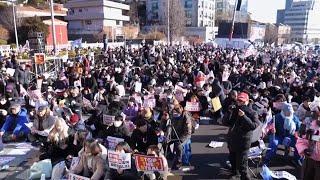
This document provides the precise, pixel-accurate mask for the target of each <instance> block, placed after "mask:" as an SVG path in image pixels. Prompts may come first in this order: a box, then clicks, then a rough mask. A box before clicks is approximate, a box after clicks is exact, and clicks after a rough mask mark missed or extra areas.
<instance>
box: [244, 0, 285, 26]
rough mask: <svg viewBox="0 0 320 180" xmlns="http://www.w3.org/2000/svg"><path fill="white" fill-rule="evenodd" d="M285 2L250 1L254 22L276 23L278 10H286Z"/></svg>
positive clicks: (249, 8)
mask: <svg viewBox="0 0 320 180" xmlns="http://www.w3.org/2000/svg"><path fill="white" fill-rule="evenodd" d="M284 7H285V0H248V11H249V12H251V13H252V17H253V19H254V20H257V21H261V22H269V23H275V22H276V19H277V9H284Z"/></svg>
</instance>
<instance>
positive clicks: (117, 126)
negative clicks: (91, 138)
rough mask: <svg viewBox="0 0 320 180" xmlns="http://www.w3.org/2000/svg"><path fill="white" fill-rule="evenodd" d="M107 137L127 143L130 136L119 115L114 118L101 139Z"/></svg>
mask: <svg viewBox="0 0 320 180" xmlns="http://www.w3.org/2000/svg"><path fill="white" fill-rule="evenodd" d="M108 136H113V137H117V138H122V139H124V140H125V141H126V142H128V141H129V139H130V135H129V130H128V128H127V126H126V125H125V123H124V121H123V117H122V116H121V115H118V116H116V118H115V121H114V122H113V124H112V125H111V126H110V127H109V128H108V129H107V131H106V132H105V133H104V134H103V138H107V137H108Z"/></svg>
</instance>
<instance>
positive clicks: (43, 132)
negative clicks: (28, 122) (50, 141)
mask: <svg viewBox="0 0 320 180" xmlns="http://www.w3.org/2000/svg"><path fill="white" fill-rule="evenodd" d="M50 112H51V111H50V109H49V107H47V106H40V107H39V108H38V110H37V114H36V115H35V117H34V120H33V126H32V127H31V133H30V134H29V135H28V139H29V141H30V142H32V143H33V144H34V145H38V144H41V143H42V144H43V143H46V142H47V138H48V135H49V132H50V131H51V129H52V128H53V126H54V123H55V119H56V118H55V117H54V116H52V115H50Z"/></svg>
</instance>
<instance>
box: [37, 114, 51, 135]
mask: <svg viewBox="0 0 320 180" xmlns="http://www.w3.org/2000/svg"><path fill="white" fill-rule="evenodd" d="M40 121H41V120H40V118H39V117H38V116H36V117H35V119H34V120H33V127H34V128H35V129H36V130H39V131H40ZM54 123H55V117H54V116H51V115H48V116H46V117H44V119H43V120H42V127H41V129H42V130H41V131H40V132H39V133H38V134H41V135H42V136H48V135H49V132H50V131H51V129H52V128H53V126H54Z"/></svg>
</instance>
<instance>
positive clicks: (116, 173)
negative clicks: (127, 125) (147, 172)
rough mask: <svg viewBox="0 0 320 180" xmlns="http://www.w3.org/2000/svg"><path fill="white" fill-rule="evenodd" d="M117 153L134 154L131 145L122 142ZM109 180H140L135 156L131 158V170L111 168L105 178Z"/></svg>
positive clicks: (117, 147) (117, 148)
mask: <svg viewBox="0 0 320 180" xmlns="http://www.w3.org/2000/svg"><path fill="white" fill-rule="evenodd" d="M115 151H116V152H119V153H133V152H132V150H131V148H130V146H129V144H128V143H126V142H120V143H119V144H117V146H116V149H115ZM108 179H113V180H136V179H139V177H138V172H137V169H136V165H135V159H134V156H133V154H132V156H131V168H130V169H128V170H121V169H110V168H109V169H108V171H107V172H106V177H105V180H108Z"/></svg>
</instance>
